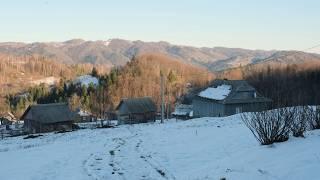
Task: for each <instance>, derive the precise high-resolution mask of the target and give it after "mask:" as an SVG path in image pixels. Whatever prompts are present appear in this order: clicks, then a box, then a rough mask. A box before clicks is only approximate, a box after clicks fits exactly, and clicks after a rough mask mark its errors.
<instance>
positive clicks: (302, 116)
mask: <svg viewBox="0 0 320 180" xmlns="http://www.w3.org/2000/svg"><path fill="white" fill-rule="evenodd" d="M292 109H293V111H294V114H295V115H294V119H293V121H292V125H291V131H292V135H293V136H294V137H304V134H303V133H304V132H305V131H306V128H307V123H308V122H310V120H311V119H312V114H313V109H312V108H311V107H309V106H303V107H293V108H292Z"/></svg>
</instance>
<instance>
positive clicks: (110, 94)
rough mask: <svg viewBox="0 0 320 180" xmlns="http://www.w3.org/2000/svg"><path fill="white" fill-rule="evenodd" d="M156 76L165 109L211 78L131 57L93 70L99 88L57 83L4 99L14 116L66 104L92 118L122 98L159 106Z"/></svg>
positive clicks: (166, 62) (161, 59) (159, 58)
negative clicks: (39, 106) (103, 70)
mask: <svg viewBox="0 0 320 180" xmlns="http://www.w3.org/2000/svg"><path fill="white" fill-rule="evenodd" d="M160 74H162V75H163V76H164V80H165V99H166V107H167V110H168V113H169V110H170V109H172V108H173V105H174V103H175V102H176V101H177V100H179V98H180V97H181V96H182V95H183V94H185V93H187V91H188V89H189V88H193V87H202V86H206V85H207V84H208V83H209V82H210V81H211V80H212V78H213V75H212V74H211V73H209V72H208V71H206V70H204V69H201V68H196V67H194V66H191V65H187V64H184V63H181V62H179V61H177V60H174V59H170V58H168V57H167V56H164V55H159V54H146V55H141V56H138V57H134V58H133V59H132V60H131V61H130V62H128V63H127V64H126V65H125V66H123V67H116V68H113V69H112V70H111V71H110V72H109V73H100V72H99V70H98V69H97V68H93V69H92V72H91V75H93V76H95V77H97V78H98V79H99V85H98V86H94V85H93V84H91V85H89V87H86V86H79V85H74V84H73V83H71V82H70V81H68V80H64V79H61V81H60V82H59V83H58V84H57V85H56V86H55V87H53V88H49V87H47V86H45V85H44V84H41V85H39V86H35V87H32V88H29V89H28V91H27V92H26V93H25V94H24V95H20V96H16V95H9V96H7V98H6V99H7V102H8V103H9V105H10V109H11V111H12V112H14V113H15V114H17V115H18V116H19V115H21V114H22V112H23V111H24V109H25V108H26V107H27V106H28V105H29V104H33V103H54V102H69V104H70V106H71V107H72V108H73V109H76V108H81V109H84V110H88V111H90V112H92V113H93V114H95V115H96V116H103V115H104V114H105V113H106V112H112V111H114V109H115V108H116V106H117V105H118V103H119V102H120V100H121V99H122V98H131V97H141V96H150V97H152V98H153V99H154V101H155V102H156V104H157V105H158V107H159V106H160V103H161V102H160V101H161V98H160Z"/></svg>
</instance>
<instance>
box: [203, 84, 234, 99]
mask: <svg viewBox="0 0 320 180" xmlns="http://www.w3.org/2000/svg"><path fill="white" fill-rule="evenodd" d="M230 91H231V86H230V85H225V84H223V85H220V86H217V87H216V88H213V87H210V88H207V89H206V90H204V91H202V92H200V93H199V96H200V97H204V98H208V99H214V100H223V99H225V98H226V97H227V96H228V95H229V93H230Z"/></svg>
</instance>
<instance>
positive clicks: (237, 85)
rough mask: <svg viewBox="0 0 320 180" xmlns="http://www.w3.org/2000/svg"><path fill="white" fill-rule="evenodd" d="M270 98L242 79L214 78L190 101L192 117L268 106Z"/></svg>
mask: <svg viewBox="0 0 320 180" xmlns="http://www.w3.org/2000/svg"><path fill="white" fill-rule="evenodd" d="M271 102H272V100H271V99H268V98H265V97H262V96H261V95H260V94H259V93H258V92H257V91H256V89H255V88H254V87H252V86H251V85H249V84H248V83H247V82H246V81H244V80H215V81H214V82H213V84H212V86H211V87H209V88H207V89H205V90H203V91H201V92H200V93H199V94H198V95H197V96H195V97H194V99H193V101H192V105H193V113H194V114H193V115H194V117H219V116H230V115H233V114H237V113H241V112H256V111H263V110H266V109H269V108H270V105H271Z"/></svg>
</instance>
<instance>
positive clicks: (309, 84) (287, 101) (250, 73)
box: [244, 64, 320, 107]
mask: <svg viewBox="0 0 320 180" xmlns="http://www.w3.org/2000/svg"><path fill="white" fill-rule="evenodd" d="M244 78H245V79H246V80H248V81H249V83H250V84H251V85H253V86H254V87H255V88H256V89H257V90H258V92H260V93H261V94H263V95H264V96H266V97H269V98H271V99H272V100H273V105H274V107H286V106H296V105H317V104H320V90H319V89H320V66H319V65H314V66H312V67H310V66H308V67H306V66H305V65H302V64H300V65H286V66H281V67H275V66H273V67H272V66H267V67H266V68H259V69H250V70H247V71H246V72H245V73H244Z"/></svg>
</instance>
